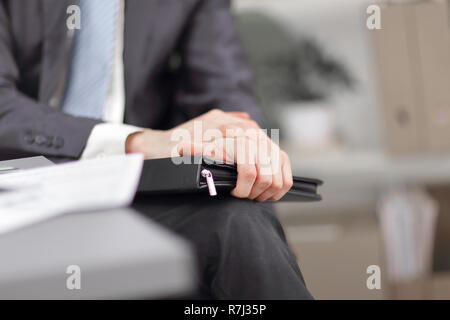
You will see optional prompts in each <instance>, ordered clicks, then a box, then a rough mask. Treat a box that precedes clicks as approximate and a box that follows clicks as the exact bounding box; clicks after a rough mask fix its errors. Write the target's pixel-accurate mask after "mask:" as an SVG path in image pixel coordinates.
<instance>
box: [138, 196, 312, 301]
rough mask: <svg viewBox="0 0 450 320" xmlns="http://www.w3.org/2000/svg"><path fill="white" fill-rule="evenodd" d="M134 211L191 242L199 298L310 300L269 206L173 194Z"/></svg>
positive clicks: (146, 199) (145, 202) (141, 199)
mask: <svg viewBox="0 0 450 320" xmlns="http://www.w3.org/2000/svg"><path fill="white" fill-rule="evenodd" d="M134 207H135V208H136V209H138V210H139V211H140V212H141V213H143V214H144V215H145V216H147V217H149V218H151V219H152V220H154V221H156V222H158V223H160V224H162V225H164V226H165V227H167V228H168V229H170V230H172V231H174V232H176V233H177V234H179V235H181V236H182V237H184V238H185V239H187V240H188V241H190V242H191V243H192V244H193V246H194V248H195V249H196V252H197V255H198V266H199V268H200V270H199V274H200V283H199V291H200V295H201V296H202V297H209V298H218V299H312V296H311V295H310V293H309V292H308V290H307V289H306V286H305V282H304V280H303V276H302V274H301V272H300V269H299V267H298V265H297V261H296V258H295V256H294V254H293V253H292V252H291V250H290V249H289V247H288V245H287V243H286V238H285V235H284V232H283V229H282V227H281V225H280V222H279V221H278V219H277V218H276V216H275V214H274V210H273V206H272V205H271V204H260V203H255V202H252V201H249V200H239V199H235V198H231V197H224V198H208V197H207V196H206V195H194V196H175V195H173V196H161V197H157V196H152V197H142V196H138V197H137V198H136V199H135V203H134Z"/></svg>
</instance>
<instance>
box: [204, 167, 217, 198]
mask: <svg viewBox="0 0 450 320" xmlns="http://www.w3.org/2000/svg"><path fill="white" fill-rule="evenodd" d="M201 175H202V177H204V178H206V184H207V185H208V190H209V195H210V196H211V197H214V196H216V195H217V190H216V185H215V184H214V178H213V175H212V173H211V171H209V170H208V169H203V170H202V172H201Z"/></svg>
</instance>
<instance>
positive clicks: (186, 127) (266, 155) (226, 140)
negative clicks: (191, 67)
mask: <svg viewBox="0 0 450 320" xmlns="http://www.w3.org/2000/svg"><path fill="white" fill-rule="evenodd" d="M199 131H200V132H199ZM180 140H181V141H180ZM126 152H128V153H134V152H138V153H143V154H144V157H145V158H146V159H155V158H165V157H171V156H178V155H205V156H209V157H213V158H216V159H218V160H222V161H226V162H233V163H235V164H236V165H237V171H238V178H237V184H236V187H235V188H234V189H233V191H232V195H233V196H235V197H238V198H249V199H252V200H256V201H267V200H269V201H277V200H279V199H280V198H281V197H283V196H284V194H285V193H286V192H287V191H289V189H290V188H291V187H292V183H293V181H292V170H291V165H290V161H289V157H288V156H287V154H286V153H285V152H284V151H282V150H280V148H279V147H278V145H277V144H276V143H274V142H273V141H272V140H271V139H270V138H269V137H268V136H267V135H266V134H265V133H264V132H262V130H261V129H260V128H259V126H258V124H257V123H256V122H255V121H253V120H251V119H250V117H249V115H248V114H246V113H242V112H223V111H220V110H212V111H210V112H208V113H205V114H204V115H202V116H200V117H197V118H195V119H192V120H190V121H188V122H186V123H184V124H182V125H180V126H178V127H175V128H173V129H171V130H167V131H157V130H144V131H143V132H139V133H135V134H132V135H130V136H129V137H128V139H127V142H126Z"/></svg>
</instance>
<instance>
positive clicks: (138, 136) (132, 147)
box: [125, 131, 144, 153]
mask: <svg viewBox="0 0 450 320" xmlns="http://www.w3.org/2000/svg"><path fill="white" fill-rule="evenodd" d="M143 133H144V131H139V132H133V133H132V134H130V135H128V137H127V139H126V141H125V153H142V152H143V150H144V148H143V145H144V144H143V142H142V135H143Z"/></svg>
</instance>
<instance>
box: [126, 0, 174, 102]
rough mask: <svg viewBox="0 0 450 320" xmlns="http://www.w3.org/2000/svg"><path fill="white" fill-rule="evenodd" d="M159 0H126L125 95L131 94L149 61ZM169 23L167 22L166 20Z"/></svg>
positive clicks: (158, 10)
mask: <svg viewBox="0 0 450 320" xmlns="http://www.w3.org/2000/svg"><path fill="white" fill-rule="evenodd" d="M160 1H161V0H126V1H125V35H124V66H125V85H126V91H127V96H131V95H132V92H133V91H134V90H135V89H136V87H137V83H139V82H140V81H141V80H140V79H139V78H140V75H142V74H143V73H142V72H144V70H145V67H146V64H147V63H146V62H148V61H149V59H151V58H150V56H151V54H152V53H151V52H150V50H148V48H150V47H151V46H150V44H151V43H152V39H153V36H154V35H155V26H156V25H157V23H158V21H157V20H158V15H159V12H160ZM167 23H169V22H167Z"/></svg>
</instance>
